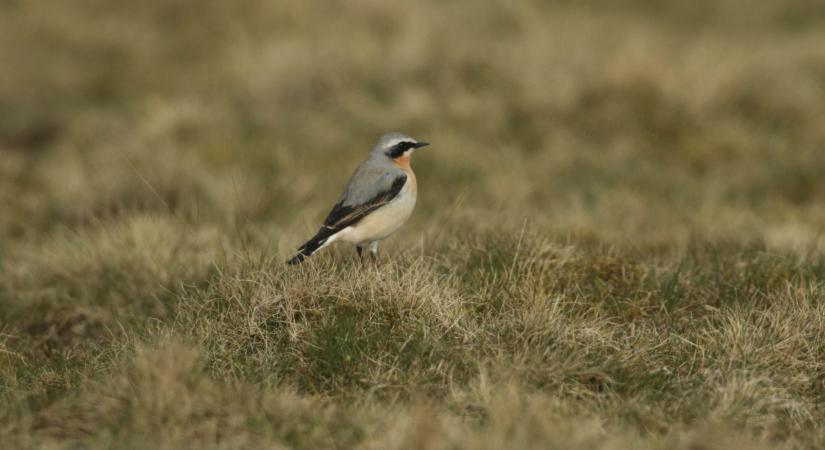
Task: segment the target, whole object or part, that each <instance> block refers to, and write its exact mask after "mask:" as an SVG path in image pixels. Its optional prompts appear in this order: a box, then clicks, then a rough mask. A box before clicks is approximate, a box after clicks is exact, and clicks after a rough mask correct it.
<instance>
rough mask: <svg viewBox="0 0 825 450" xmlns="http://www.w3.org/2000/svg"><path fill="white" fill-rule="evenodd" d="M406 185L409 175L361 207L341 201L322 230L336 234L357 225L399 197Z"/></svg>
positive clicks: (402, 175)
mask: <svg viewBox="0 0 825 450" xmlns="http://www.w3.org/2000/svg"><path fill="white" fill-rule="evenodd" d="M406 183H407V174H405V173H402V174H400V175H399V176H398V177H397V178H396V179H395V180H393V182H392V185H391V186H390V187H389V189H387V190H385V191H382V192H379V193H378V194H377V195H376V196H375V197H373V198H371V199H369V200H367V201H366V202H364V203H362V204H360V205H344V201H343V200H341V201H339V202H338V203H336V204H335V206H333V207H332V211H330V212H329V214H328V215H327V218H326V220H324V226H323V227H322V228H321V229H322V230H324V229H327V230H329V233H330V234H334V233H337V232H339V231H341V230H343V229H344V228H346V227H349V226H352V225H355V224H357V223H358V222H360V221H361V219H363V218H364V217H366V216H367V214H369V213H371V212H373V211H375V210H376V209H378V208H380V207H382V206H384V205H386V204H387V203H389V202H391V201H392V200H393V199H394V198H395V197H397V196H398V193H399V192H401V189H402V188H403V187H404V184H406Z"/></svg>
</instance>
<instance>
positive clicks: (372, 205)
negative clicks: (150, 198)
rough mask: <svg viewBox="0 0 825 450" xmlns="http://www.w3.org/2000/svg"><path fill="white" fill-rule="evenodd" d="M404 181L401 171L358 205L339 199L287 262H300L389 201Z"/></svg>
mask: <svg viewBox="0 0 825 450" xmlns="http://www.w3.org/2000/svg"><path fill="white" fill-rule="evenodd" d="M406 183H407V174H405V173H401V174H399V175H398V177H396V178H395V179H394V180H393V181H392V184H391V185H390V186H389V188H388V189H386V190H383V191H381V192H379V193H378V194H376V195H375V196H374V197H373V198H371V199H369V200H367V201H366V202H364V203H362V204H360V205H344V201H343V200H341V201H339V202H338V203H337V204H336V205H335V206H333V207H332V211H330V212H329V215H327V218H326V220H324V225H323V226H322V227H321V229H320V230H318V233H316V234H315V236H313V237H312V239H310V240H308V241H306V242H305V243H304V245H302V246H301V247H300V248H299V249H298V254H297V255H295V256H294V257H293V258H292V259H290V260H289V261H287V264H290V265H295V264H300V263H301V262H302V261H303V260H304V259H306V258H307V257H309V256H311V255H312V254H313V253H315V251H317V250H318V249H319V248H321V247H322V246H323V245H324V243H326V241H327V239H329V238H330V236H332V235H333V234H335V233H337V232H339V231H341V230H343V229H344V228H346V227H349V226H352V225H355V224H356V223H358V222H360V221H361V219H363V218H364V217H366V216H367V214H369V213H371V212H373V211H375V210H376V209H378V208H380V207H382V206H384V205H386V204H387V203H389V202H391V201H392V200H393V199H394V198H395V197H397V196H398V193H399V192H401V189H402V188H403V187H404V184H406Z"/></svg>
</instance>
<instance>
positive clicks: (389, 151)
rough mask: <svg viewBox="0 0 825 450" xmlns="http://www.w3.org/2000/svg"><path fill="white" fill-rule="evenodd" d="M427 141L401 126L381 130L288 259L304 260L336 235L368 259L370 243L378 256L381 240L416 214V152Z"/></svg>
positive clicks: (375, 257)
mask: <svg viewBox="0 0 825 450" xmlns="http://www.w3.org/2000/svg"><path fill="white" fill-rule="evenodd" d="M427 145H429V143H428V142H421V141H417V140H415V139H413V138H411V137H409V136H406V135H404V134H401V133H397V132H392V133H387V134H385V135H383V136H381V137H380V138H379V139H378V142H377V143H376V144H375V147H373V148H372V152H371V153H370V156H369V157H368V158H367V160H366V161H364V162H363V163H362V164H361V165H360V166H358V168H357V169H355V173H353V174H352V176H351V177H350V179H349V181H348V182H347V186H346V187H345V188H344V193H343V194H341V198H340V199H339V200H338V203H336V204H335V206H333V207H332V211H330V212H329V214H328V215H327V218H326V220H324V224H323V225H322V226H321V229H320V230H318V233H316V234H315V236H313V237H312V239H310V240H308V241H307V242H306V243H305V244H304V245H302V246H301V247H300V248H299V249H298V254H297V255H295V256H294V257H293V258H292V259H290V260H289V261H287V264H290V265H295V264H300V263H301V262H303V261H304V260H305V259H306V258H308V257H310V256H312V255H313V254H314V253H315V252H317V251H318V250H320V249H322V248H324V247H326V246H327V245H329V244H332V243H333V242H336V241H343V242H350V243H352V244H355V246H356V247H355V248H356V250H357V251H358V256H359V257H360V258H361V259H362V261H363V257H364V256H363V251H364V248H367V249H368V250H369V252H370V255H371V256H372V259H373V261H377V259H378V243H379V242H380V241H381V240H383V239H385V238H387V237H389V236H390V235H391V234H393V233H395V232H396V231H398V229H399V228H401V225H403V224H404V222H406V221H407V219H409V218H410V215H411V214H412V211H413V208H414V207H415V200H416V197H417V196H418V184H417V182H416V180H415V173H413V171H412V167H410V156H411V155H412V154H413V152H414V151H415V150H416V149H419V148H421V147H425V146H427Z"/></svg>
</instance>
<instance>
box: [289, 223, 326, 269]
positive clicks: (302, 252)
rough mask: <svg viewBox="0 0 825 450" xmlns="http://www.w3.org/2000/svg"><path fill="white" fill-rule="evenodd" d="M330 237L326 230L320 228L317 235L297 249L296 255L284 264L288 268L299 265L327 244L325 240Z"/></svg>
mask: <svg viewBox="0 0 825 450" xmlns="http://www.w3.org/2000/svg"><path fill="white" fill-rule="evenodd" d="M330 236H331V235H330V234H329V232H328V230H326V229H325V228H321V230H320V231H318V234H316V235H315V236H313V237H312V239H310V240H308V241H306V242H305V243H304V245H302V246H301V247H300V248H299V249H298V254H297V255H295V256H293V257H292V258H290V259H289V261H287V262H286V263H287V264H289V265H290V266H294V265H296V264H301V263H302V262H304V260H305V259H307V258H309V257H310V256H312V254H313V253H315V252H316V251H318V249H320V248H321V247H323V246H324V244H326V243H327V240H328V239H329V238H330Z"/></svg>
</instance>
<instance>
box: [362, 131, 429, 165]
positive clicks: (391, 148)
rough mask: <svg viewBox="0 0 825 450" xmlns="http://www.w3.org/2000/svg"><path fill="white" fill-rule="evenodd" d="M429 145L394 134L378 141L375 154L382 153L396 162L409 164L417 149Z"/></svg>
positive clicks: (403, 135) (384, 136)
mask: <svg viewBox="0 0 825 450" xmlns="http://www.w3.org/2000/svg"><path fill="white" fill-rule="evenodd" d="M428 145H430V143H429V142H421V141H417V140H415V139H413V138H411V137H409V136H407V135H405V134H401V133H396V132H392V133H387V134H385V135H383V136H381V137H380V138H379V139H378V143H376V144H375V147H374V148H373V152H375V153H381V154H383V155H385V156H386V157H388V158H390V159H391V160H393V161H396V162H407V161H409V158H410V155H412V153H413V152H414V151H415V150H416V149H419V148H421V147H426V146H428Z"/></svg>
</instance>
